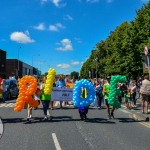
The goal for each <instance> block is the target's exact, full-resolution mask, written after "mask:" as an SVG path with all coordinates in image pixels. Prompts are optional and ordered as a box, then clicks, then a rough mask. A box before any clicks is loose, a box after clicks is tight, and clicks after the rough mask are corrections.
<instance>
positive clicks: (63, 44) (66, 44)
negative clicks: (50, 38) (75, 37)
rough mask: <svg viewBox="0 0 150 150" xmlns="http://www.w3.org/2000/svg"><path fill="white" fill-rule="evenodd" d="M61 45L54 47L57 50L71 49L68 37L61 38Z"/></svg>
mask: <svg viewBox="0 0 150 150" xmlns="http://www.w3.org/2000/svg"><path fill="white" fill-rule="evenodd" d="M59 44H60V45H61V46H60V47H58V48H56V49H57V50H60V51H70V50H72V49H73V48H72V43H71V41H70V40H69V39H63V40H61V41H60V43H59Z"/></svg>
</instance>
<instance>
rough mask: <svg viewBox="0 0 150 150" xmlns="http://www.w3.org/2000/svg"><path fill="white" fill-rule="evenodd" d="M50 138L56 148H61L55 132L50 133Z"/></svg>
mask: <svg viewBox="0 0 150 150" xmlns="http://www.w3.org/2000/svg"><path fill="white" fill-rule="evenodd" d="M52 138H53V141H54V144H55V147H56V150H61V147H60V144H59V142H58V139H57V136H56V134H55V133H52Z"/></svg>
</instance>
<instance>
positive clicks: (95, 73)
mask: <svg viewBox="0 0 150 150" xmlns="http://www.w3.org/2000/svg"><path fill="white" fill-rule="evenodd" d="M97 60H98V59H97V58H95V59H94V61H95V62H96V72H95V74H96V81H97V71H98V68H97Z"/></svg>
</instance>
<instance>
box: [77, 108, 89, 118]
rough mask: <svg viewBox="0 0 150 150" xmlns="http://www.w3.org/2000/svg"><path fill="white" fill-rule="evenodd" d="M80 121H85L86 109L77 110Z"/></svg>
mask: <svg viewBox="0 0 150 150" xmlns="http://www.w3.org/2000/svg"><path fill="white" fill-rule="evenodd" d="M78 111H79V114H80V118H81V120H83V119H87V116H86V115H87V113H88V107H82V108H78Z"/></svg>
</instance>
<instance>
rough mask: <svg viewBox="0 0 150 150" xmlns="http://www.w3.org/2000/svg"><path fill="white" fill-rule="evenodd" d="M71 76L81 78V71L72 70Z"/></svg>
mask: <svg viewBox="0 0 150 150" xmlns="http://www.w3.org/2000/svg"><path fill="white" fill-rule="evenodd" d="M71 78H72V79H78V78H79V72H76V71H73V72H71Z"/></svg>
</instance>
